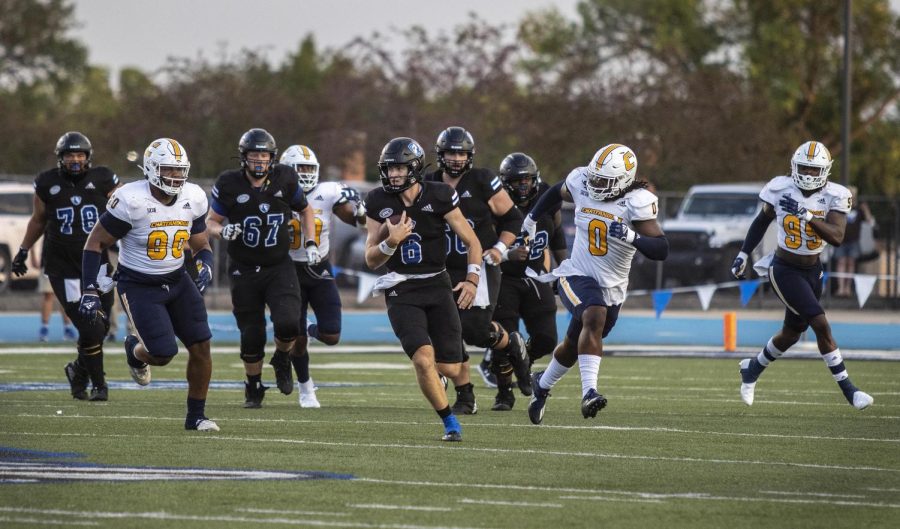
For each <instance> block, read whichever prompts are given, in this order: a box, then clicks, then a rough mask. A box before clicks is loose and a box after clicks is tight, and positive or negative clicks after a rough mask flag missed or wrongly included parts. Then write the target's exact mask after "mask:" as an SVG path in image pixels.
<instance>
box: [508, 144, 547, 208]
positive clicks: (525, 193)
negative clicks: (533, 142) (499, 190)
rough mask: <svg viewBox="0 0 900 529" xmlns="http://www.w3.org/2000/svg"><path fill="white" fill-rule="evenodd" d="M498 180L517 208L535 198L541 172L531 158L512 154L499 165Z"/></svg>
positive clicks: (516, 153) (515, 153) (518, 153)
mask: <svg viewBox="0 0 900 529" xmlns="http://www.w3.org/2000/svg"><path fill="white" fill-rule="evenodd" d="M500 180H501V181H502V182H503V187H504V188H506V192H507V193H509V196H510V198H512V201H513V202H515V204H516V205H517V206H526V205H528V203H529V202H531V201H532V200H533V199H534V197H535V196H537V192H538V185H539V184H540V183H541V172H540V171H538V167H537V164H536V163H534V159H533V158H532V157H531V156H528V155H527V154H525V153H521V152H514V153H511V154H508V155H506V158H504V159H503V161H502V162H501V163H500Z"/></svg>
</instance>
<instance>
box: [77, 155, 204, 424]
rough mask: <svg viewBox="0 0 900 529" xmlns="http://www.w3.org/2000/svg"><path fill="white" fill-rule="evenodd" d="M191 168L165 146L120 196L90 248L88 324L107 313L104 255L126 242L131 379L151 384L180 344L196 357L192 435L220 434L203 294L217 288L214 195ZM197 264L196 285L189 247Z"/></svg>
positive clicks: (122, 255)
mask: <svg viewBox="0 0 900 529" xmlns="http://www.w3.org/2000/svg"><path fill="white" fill-rule="evenodd" d="M190 168H191V163H190V162H189V161H188V155H187V151H186V150H185V149H184V147H183V146H182V145H181V144H180V143H178V142H177V141H176V140H173V139H171V138H160V139H158V140H155V141H153V142H152V143H151V144H150V145H149V146H148V147H147V149H146V150H145V151H144V160H143V167H142V169H143V171H144V176H145V177H146V180H139V181H137V182H131V183H129V184H126V185H124V186H122V187H120V188H119V189H117V190H116V191H115V193H113V195H112V197H111V198H110V200H109V204H108V205H107V209H106V213H104V214H103V215H102V216H101V217H100V220H99V222H97V224H96V225H95V226H94V229H93V230H92V231H91V234H90V235H89V236H88V240H87V243H86V244H85V246H84V255H83V258H82V259H83V266H82V270H83V272H82V274H83V275H82V283H83V292H82V295H81V306H80V307H79V312H80V313H81V316H82V317H83V318H86V319H95V318H97V317H98V312H99V310H100V307H101V302H100V294H99V292H98V290H99V286H98V280H97V274H98V270H99V268H100V252H101V251H103V250H104V249H106V248H109V247H110V246H111V245H112V244H113V243H115V242H116V241H119V242H120V249H119V266H118V268H117V271H116V280H117V288H118V291H119V299H120V301H121V302H122V309H123V310H124V311H125V314H127V315H128V319H129V320H130V321H131V324H132V326H133V328H134V333H135V334H133V335H129V336H128V337H127V338H126V339H125V356H126V360H127V362H128V366H129V368H130V370H131V378H132V379H134V381H135V382H137V383H138V384H140V385H142V386H146V385H147V384H149V383H150V376H151V375H150V366H151V365H152V366H164V365H166V364H168V363H169V362H171V361H172V358H174V357H175V355H176V354H177V353H178V344H176V343H175V337H178V339H179V340H181V343H183V344H184V346H185V347H186V348H187V350H188V361H187V382H188V398H187V416H186V417H185V420H184V428H185V429H186V430H200V431H218V430H219V427H218V425H216V423H215V422H214V421H212V420H210V419H208V418H207V417H206V394H207V392H208V391H209V379H210V376H211V375H212V358H211V356H210V352H209V340H210V338H211V337H212V334H211V333H210V330H209V324H208V322H207V315H206V305H205V304H204V302H203V296H202V293H203V291H204V290H205V289H206V287H207V286H208V285H209V283H210V282H211V281H212V263H213V255H212V250H211V249H210V247H209V240H208V239H207V234H206V213H207V210H208V202H207V200H206V193H205V192H204V191H203V190H202V189H201V188H200V186H198V185H196V184H192V183H190V182H188V181H187V178H188V172H189V170H190ZM186 244H187V245H188V247H189V248H190V249H191V251H192V252H193V255H194V260H195V261H196V263H197V277H196V279H191V276H190V275H188V273H187V270H186V269H185V266H184V253H185V251H186V248H185V245H186Z"/></svg>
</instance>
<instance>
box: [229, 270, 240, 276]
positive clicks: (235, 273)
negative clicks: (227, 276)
mask: <svg viewBox="0 0 900 529" xmlns="http://www.w3.org/2000/svg"><path fill="white" fill-rule="evenodd" d="M231 275H233V276H239V275H241V271H240V270H235V271H234V272H232V273H231Z"/></svg>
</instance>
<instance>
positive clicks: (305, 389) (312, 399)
mask: <svg viewBox="0 0 900 529" xmlns="http://www.w3.org/2000/svg"><path fill="white" fill-rule="evenodd" d="M300 407H301V408H321V407H322V405H321V404H319V399H317V398H316V386H315V384H313V379H312V378H311V377H310V379H309V380H307V381H306V382H301V383H300Z"/></svg>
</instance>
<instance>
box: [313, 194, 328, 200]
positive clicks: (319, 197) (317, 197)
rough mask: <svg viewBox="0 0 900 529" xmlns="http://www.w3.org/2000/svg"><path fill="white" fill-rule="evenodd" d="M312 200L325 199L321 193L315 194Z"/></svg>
mask: <svg viewBox="0 0 900 529" xmlns="http://www.w3.org/2000/svg"><path fill="white" fill-rule="evenodd" d="M313 200H325V199H324V198H322V195H316V198H314V199H313Z"/></svg>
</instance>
